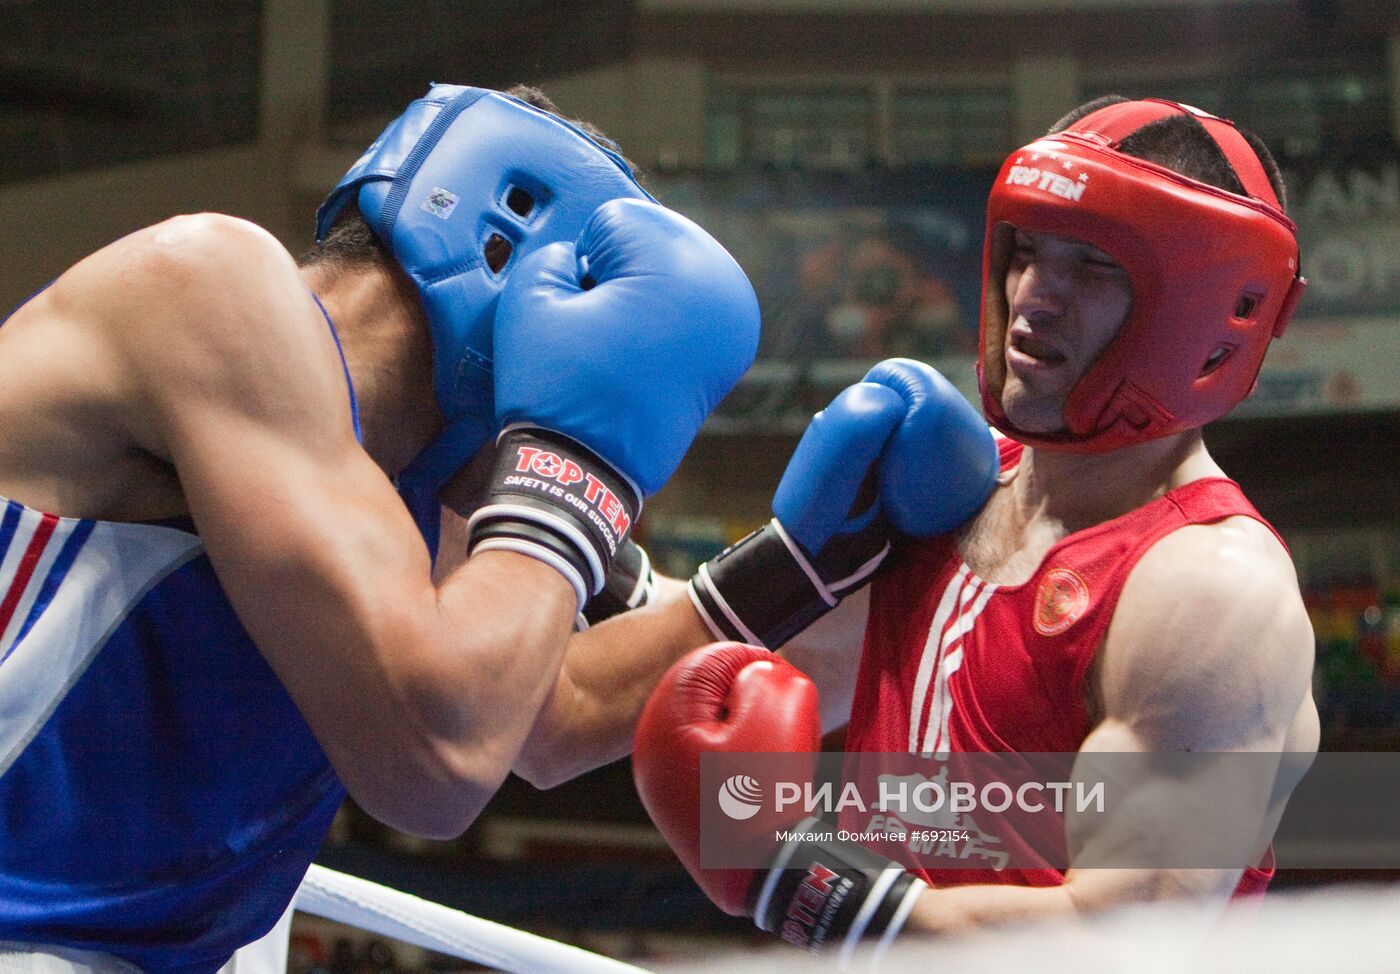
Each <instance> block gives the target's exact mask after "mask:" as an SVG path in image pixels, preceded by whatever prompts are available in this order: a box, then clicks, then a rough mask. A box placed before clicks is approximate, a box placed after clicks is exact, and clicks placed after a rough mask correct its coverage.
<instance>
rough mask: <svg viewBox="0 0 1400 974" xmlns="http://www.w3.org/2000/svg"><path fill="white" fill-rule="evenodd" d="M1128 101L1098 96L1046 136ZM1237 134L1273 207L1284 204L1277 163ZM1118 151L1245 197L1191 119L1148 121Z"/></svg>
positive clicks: (1253, 138)
mask: <svg viewBox="0 0 1400 974" xmlns="http://www.w3.org/2000/svg"><path fill="white" fill-rule="evenodd" d="M1130 100H1131V99H1128V98H1124V97H1123V96H1122V95H1104V96H1103V97H1101V98H1095V99H1094V100H1093V101H1090V102H1085V103H1084V104H1083V105H1080V106H1079V107H1078V108H1076V109H1074V110H1073V111H1071V112H1070V113H1069V114H1068V115H1066V116H1065V117H1064V118H1062V119H1060V120H1059V121H1058V122H1056V123H1055V124H1054V125H1052V126H1050V133H1049V134H1051V135H1054V134H1055V133H1056V132H1063V131H1064V130H1065V129H1067V128H1069V127H1070V126H1071V125H1073V124H1074V123H1075V122H1077V121H1079V120H1080V119H1081V118H1084V117H1086V116H1088V115H1091V114H1093V113H1094V112H1096V111H1098V110H1099V109H1100V108H1106V107H1108V106H1109V105H1118V104H1122V103H1123V102H1126V101H1130ZM1239 133H1240V134H1241V135H1243V136H1244V138H1245V141H1246V142H1248V143H1249V147H1250V148H1251V149H1253V150H1254V154H1255V155H1256V156H1258V157H1259V163H1260V165H1262V166H1263V167H1264V174H1265V175H1266V176H1268V178H1269V185H1270V186H1272V187H1273V189H1274V194H1275V195H1276V196H1278V200H1279V205H1280V206H1284V205H1285V200H1284V187H1283V175H1282V173H1280V172H1279V168H1278V163H1277V162H1275V161H1274V157H1273V154H1272V153H1270V152H1269V149H1268V147H1267V146H1266V145H1264V142H1263V140H1262V139H1260V138H1259V136H1257V135H1255V134H1254V133H1253V132H1249V131H1246V130H1245V129H1239ZM1118 148H1119V150H1120V151H1122V152H1123V153H1124V154H1125V155H1130V156H1136V157H1137V158H1139V159H1146V160H1147V161H1148V162H1155V163H1157V164H1158V165H1159V166H1166V167H1167V168H1168V169H1171V170H1173V171H1175V172H1179V173H1181V174H1182V175H1183V176H1190V177H1191V178H1192V179H1198V180H1200V181H1201V182H1203V183H1208V184H1210V185H1211V186H1218V187H1220V188H1221V189H1224V190H1228V191H1229V192H1231V193H1239V194H1241V195H1245V189H1244V184H1243V183H1241V182H1240V178H1239V176H1237V175H1236V174H1235V170H1234V167H1232V166H1231V165H1230V161H1229V160H1228V159H1226V158H1225V153H1224V152H1222V151H1221V150H1220V146H1218V145H1216V143H1215V139H1213V138H1211V136H1210V133H1208V132H1207V131H1206V128H1205V126H1204V125H1202V124H1201V123H1200V122H1199V121H1198V120H1197V119H1196V118H1195V117H1193V116H1191V115H1168V116H1167V117H1166V118H1161V119H1158V120H1157V121H1155V122H1149V123H1148V124H1147V125H1144V126H1143V127H1142V128H1140V129H1138V130H1137V131H1136V132H1134V133H1133V134H1132V135H1129V136H1128V137H1127V138H1125V139H1124V140H1123V141H1122V143H1121V144H1120V145H1119V147H1118Z"/></svg>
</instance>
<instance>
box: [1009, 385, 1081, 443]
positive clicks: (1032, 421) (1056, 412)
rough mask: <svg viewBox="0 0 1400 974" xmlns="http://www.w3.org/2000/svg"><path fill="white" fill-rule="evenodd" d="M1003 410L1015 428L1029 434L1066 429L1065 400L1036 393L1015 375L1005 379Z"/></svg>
mask: <svg viewBox="0 0 1400 974" xmlns="http://www.w3.org/2000/svg"><path fill="white" fill-rule="evenodd" d="M1001 409H1002V412H1004V413H1005V414H1006V418H1007V419H1008V420H1010V422H1011V425H1012V426H1014V427H1016V428H1017V429H1019V430H1024V431H1025V432H1027V433H1059V432H1063V431H1064V429H1065V397H1064V396H1063V395H1059V394H1052V393H1047V392H1035V391H1033V390H1031V389H1029V388H1028V387H1027V386H1026V385H1025V384H1024V383H1022V382H1021V381H1020V379H1018V378H1017V377H1016V376H1014V375H1008V376H1007V377H1006V384H1005V386H1004V387H1003V389H1002V394H1001Z"/></svg>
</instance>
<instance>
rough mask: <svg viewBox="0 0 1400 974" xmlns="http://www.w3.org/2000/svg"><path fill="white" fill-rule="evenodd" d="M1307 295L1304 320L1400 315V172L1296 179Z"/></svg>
mask: <svg viewBox="0 0 1400 974" xmlns="http://www.w3.org/2000/svg"><path fill="white" fill-rule="evenodd" d="M1288 182H1289V204H1288V211H1289V215H1290V216H1292V217H1293V220H1294V222H1295V223H1297V224H1298V241H1299V245H1300V247H1301V250H1302V257H1303V276H1304V277H1306V278H1307V279H1308V290H1307V293H1306V294H1305V295H1304V296H1303V302H1302V304H1301V305H1300V306H1299V309H1298V317H1299V318H1300V319H1303V320H1305V319H1309V318H1313V317H1320V316H1329V317H1330V316H1337V315H1367V314H1375V313H1377V312H1394V311H1397V310H1400V165H1396V164H1395V163H1392V162H1386V163H1380V164H1375V165H1369V166H1366V165H1359V164H1357V165H1350V166H1346V167H1341V168H1334V167H1328V168H1324V169H1317V170H1315V171H1312V172H1309V173H1306V174H1291V177H1290V179H1289V180H1288Z"/></svg>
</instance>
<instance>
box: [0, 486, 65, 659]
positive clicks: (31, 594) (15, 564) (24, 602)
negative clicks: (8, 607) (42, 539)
mask: <svg viewBox="0 0 1400 974" xmlns="http://www.w3.org/2000/svg"><path fill="white" fill-rule="evenodd" d="M43 523H44V515H42V514H40V513H39V512H37V511H31V510H29V509H28V508H24V509H23V510H21V511H20V515H19V523H18V524H17V525H16V526H15V533H14V537H12V538H11V539H10V549H9V551H7V552H6V553H5V560H4V562H3V563H0V601H3V600H4V599H5V598H7V597H8V596H9V594H10V587H11V586H12V585H13V584H14V583H15V582H16V581H17V579H16V578H15V576H16V575H17V574H18V572H19V566H20V562H21V561H22V560H23V559H24V556H25V554H27V553H28V551H29V544H30V542H31V541H33V540H34V535H35V533H36V532H37V531H38V530H39V527H40V525H42V524H43ZM80 523H81V522H80V521H75V520H71V519H69V518H59V519H58V522H57V523H56V524H55V526H54V529H53V534H51V535H50V536H49V539H48V542H47V543H46V544H45V545H44V549H43V551H42V552H41V553H40V555H39V561H38V562H37V563H36V564H35V566H34V571H33V573H32V574H31V575H30V576H29V578H28V580H27V581H26V583H25V586H24V594H22V595H21V596H20V598H19V602H18V603H17V604H16V605H15V609H14V612H13V613H12V614H11V615H10V622H9V625H7V626H6V627H5V631H4V632H0V659H4V658H5V654H6V653H7V652H9V650H10V645H11V644H12V643H13V642H14V641H15V639H16V638H17V637H18V636H19V631H20V630H21V629H22V628H24V621H25V620H26V619H28V618H29V610H30V609H32V608H33V607H34V600H35V599H37V598H38V597H39V592H40V590H41V589H42V588H43V587H44V579H46V578H48V577H49V571H50V570H51V569H52V568H53V563H54V561H55V560H57V558H58V553H59V552H60V551H62V550H63V542H65V541H67V540H68V536H69V535H70V534H72V533H73V529H74V528H76V527H77V526H78V525H79V524H80Z"/></svg>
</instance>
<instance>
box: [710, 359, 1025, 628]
mask: <svg viewBox="0 0 1400 974" xmlns="http://www.w3.org/2000/svg"><path fill="white" fill-rule="evenodd" d="M998 466H999V464H998V459H997V448H996V443H995V441H994V440H993V439H992V434H991V433H990V432H989V431H988V429H987V424H986V423H985V422H984V421H983V419H982V417H981V416H980V415H979V414H978V413H977V411H976V410H975V409H973V408H972V406H971V405H970V404H969V403H968V401H967V400H966V399H964V398H963V396H962V394H961V393H959V392H958V391H957V390H956V389H955V388H953V386H952V384H951V383H949V382H948V380H947V379H945V378H943V376H941V375H939V374H938V372H937V371H935V370H934V369H933V368H931V367H929V366H927V365H924V364H923V363H922V362H915V361H913V360H912V359H889V360H887V361H884V362H881V363H879V364H878V365H876V366H875V367H874V368H873V369H871V370H870V372H869V373H868V374H867V375H866V376H865V380H864V381H862V382H858V383H856V384H855V385H853V386H851V387H850V388H848V389H846V390H844V391H843V392H841V393H840V394H839V395H838V396H837V397H836V398H835V399H834V400H833V401H832V403H831V405H829V406H827V407H826V409H824V410H822V411H821V412H819V413H817V415H816V416H814V417H813V418H812V422H811V425H809V426H808V427H807V432H806V433H804V434H803V436H802V439H801V441H800V442H799V443H798V444H797V449H796V450H795V451H794V452H793V455H792V460H791V461H789V463H788V467H787V470H786V471H785V472H784V474H783V478H782V481H781V482H780V483H779V484H778V491H777V493H776V494H775V495H774V496H773V515H774V517H773V520H771V521H769V522H768V524H766V525H765V526H764V527H762V528H761V529H759V530H758V531H755V532H754V533H752V534H750V535H748V536H747V537H746V538H744V539H743V540H741V541H739V542H737V543H736V544H734V545H733V546H731V547H730V548H728V549H726V550H725V551H723V552H721V553H720V554H719V555H718V556H717V557H715V558H713V559H711V560H710V561H708V562H706V563H705V564H704V565H702V566H700V570H699V571H698V572H697V573H696V575H695V577H694V578H692V579H691V580H690V598H691V601H692V602H693V603H694V604H695V608H696V609H697V610H698V611H699V613H700V615H701V618H703V619H704V620H705V623H706V625H707V626H708V627H709V629H710V631H711V632H712V633H713V634H714V636H715V637H716V638H717V639H733V640H737V641H739V642H745V643H752V644H755V645H760V646H767V647H768V648H769V649H776V648H778V647H779V646H781V645H782V644H783V643H785V642H786V641H787V640H788V639H790V638H792V637H793V636H794V635H796V634H797V633H799V632H801V631H802V630H803V629H805V628H807V627H808V626H809V625H811V624H812V623H813V622H815V621H816V620H817V619H819V618H820V617H821V616H822V615H824V614H826V613H827V612H829V611H830V610H831V609H833V608H835V607H836V605H837V604H838V603H839V602H840V601H841V599H842V598H844V597H845V596H846V595H848V594H850V593H851V592H853V591H855V590H856V589H857V588H859V587H860V586H862V585H864V584H865V583H866V582H867V581H869V579H870V576H871V575H872V573H873V572H874V571H875V569H876V568H877V567H878V566H879V564H880V562H881V561H882V560H883V559H884V557H885V555H886V554H887V553H888V551H889V540H890V537H891V535H892V533H893V532H896V531H897V532H900V533H903V534H909V535H913V536H916V537H929V536H932V535H935V534H941V533H943V532H944V531H949V530H952V529H953V528H955V527H957V526H958V525H960V524H962V523H963V522H964V521H966V520H967V519H968V518H970V517H971V516H972V515H973V514H975V513H976V512H977V509H978V508H980V507H981V506H982V504H983V502H984V501H985V500H986V499H987V496H988V494H990V493H991V490H992V487H993V486H994V485H995V484H996V476H997V469H998Z"/></svg>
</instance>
